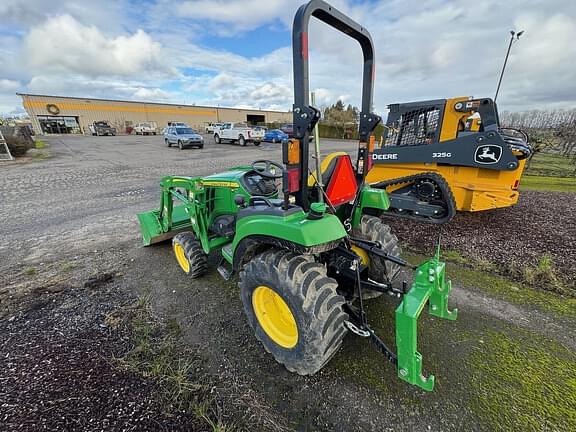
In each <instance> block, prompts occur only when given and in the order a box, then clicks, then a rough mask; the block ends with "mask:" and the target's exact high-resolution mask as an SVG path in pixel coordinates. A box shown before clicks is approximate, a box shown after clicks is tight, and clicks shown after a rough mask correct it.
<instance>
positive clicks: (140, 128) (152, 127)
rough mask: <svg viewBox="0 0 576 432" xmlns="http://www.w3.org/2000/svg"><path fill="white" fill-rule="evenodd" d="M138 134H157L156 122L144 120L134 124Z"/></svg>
mask: <svg viewBox="0 0 576 432" xmlns="http://www.w3.org/2000/svg"><path fill="white" fill-rule="evenodd" d="M134 132H135V133H136V135H156V123H154V122H144V123H138V124H137V125H136V126H134Z"/></svg>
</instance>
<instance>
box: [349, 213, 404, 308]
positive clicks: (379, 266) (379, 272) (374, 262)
mask: <svg viewBox="0 0 576 432" xmlns="http://www.w3.org/2000/svg"><path fill="white" fill-rule="evenodd" d="M352 235H354V236H355V237H358V238H361V239H364V240H370V241H373V242H378V243H380V246H381V249H382V250H383V251H384V252H386V253H387V254H388V255H394V256H399V255H400V254H401V253H402V250H401V249H400V245H399V244H398V237H396V236H395V235H394V234H392V232H391V231H390V227H389V226H388V225H386V224H385V223H383V222H382V220H381V219H380V218H377V217H376V216H369V215H362V219H361V220H360V225H358V226H357V227H356V228H354V230H353V231H352ZM368 259H369V261H370V262H369V264H368V277H369V278H370V279H372V280H374V281H376V282H380V283H383V282H388V281H389V282H392V281H393V280H394V279H395V278H396V276H398V272H399V271H400V266H399V265H398V264H394V263H393V262H391V261H387V260H385V259H383V258H381V257H379V256H377V255H369V256H368ZM370 293H372V292H367V293H366V294H370ZM374 293H376V292H374ZM363 297H364V296H363ZM370 297H373V296H370Z"/></svg>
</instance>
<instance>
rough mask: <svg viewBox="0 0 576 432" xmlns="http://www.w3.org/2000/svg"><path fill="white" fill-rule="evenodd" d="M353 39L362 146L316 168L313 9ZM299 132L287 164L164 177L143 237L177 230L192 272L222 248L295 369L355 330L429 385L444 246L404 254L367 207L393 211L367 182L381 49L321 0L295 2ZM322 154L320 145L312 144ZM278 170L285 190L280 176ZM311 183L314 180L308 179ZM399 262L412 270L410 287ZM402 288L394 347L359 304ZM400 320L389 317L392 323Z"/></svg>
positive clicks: (179, 253)
mask: <svg viewBox="0 0 576 432" xmlns="http://www.w3.org/2000/svg"><path fill="white" fill-rule="evenodd" d="M311 16H314V17H316V18H318V19H319V20H321V21H323V22H325V23H326V24H328V25H330V26H332V27H334V28H336V29H338V30H340V31H341V32H343V33H345V34H347V35H348V36H350V37H352V38H354V39H356V40H357V41H358V42H359V43H360V46H361V48H362V52H363V55H364V64H363V91H362V112H361V114H360V126H359V132H360V143H359V149H358V156H357V159H356V162H355V164H354V163H353V162H352V160H351V158H350V156H349V155H348V154H345V153H337V154H333V155H331V156H330V157H328V158H327V159H326V160H324V161H323V162H322V164H320V163H318V162H317V165H319V166H317V167H316V169H314V170H312V169H309V166H308V164H309V136H310V133H311V131H312V129H313V127H314V125H315V124H316V123H317V121H318V119H319V118H320V112H319V110H318V109H316V108H315V107H313V106H310V105H309V101H308V91H309V88H308V39H307V34H308V33H307V29H308V23H309V21H310V17H311ZM293 61H294V98H295V100H294V110H293V112H294V136H295V138H294V139H292V140H290V141H285V142H284V143H283V161H282V162H283V163H277V162H273V161H270V160H257V161H254V162H253V163H252V164H251V165H250V166H237V167H234V168H230V169H229V170H228V171H226V172H222V173H219V174H214V175H210V176H207V177H180V176H168V177H164V178H163V179H162V181H161V189H162V194H161V201H160V208H159V209H157V210H154V211H150V212H146V213H141V214H139V215H138V218H139V220H140V225H141V229H142V235H143V238H144V244H145V245H146V246H148V245H150V244H153V243H156V242H159V241H163V240H166V239H169V238H172V245H173V250H174V255H175V256H176V261H177V262H178V265H179V266H180V268H181V270H182V271H183V272H184V273H186V274H187V275H188V276H189V277H190V278H198V277H201V276H202V275H203V274H205V273H206V272H207V271H208V260H207V257H208V254H210V253H216V254H219V255H220V261H221V262H220V265H219V267H218V271H219V273H220V274H221V275H222V276H223V277H224V278H225V279H229V278H231V277H232V276H233V275H234V274H235V273H238V274H239V282H238V287H239V290H240V296H241V299H242V302H243V305H244V311H245V313H246V317H247V319H248V322H249V323H250V326H251V327H252V329H253V331H254V333H255V335H256V338H257V339H258V340H259V341H260V342H261V343H262V344H263V345H264V348H265V349H266V350H267V351H269V352H270V353H271V354H272V355H273V356H274V358H275V359H276V360H277V361H278V362H279V363H282V364H283V365H284V366H285V367H286V368H287V369H288V370H290V371H293V372H297V373H299V374H302V375H308V374H313V373H315V372H317V371H318V370H320V369H321V368H322V367H323V366H324V365H325V364H326V363H327V362H328V361H329V360H330V358H331V357H332V356H333V355H334V354H335V353H336V351H337V350H338V348H339V347H340V345H341V343H342V340H343V339H344V337H345V336H346V334H347V333H348V332H351V333H353V334H356V335H358V336H361V337H365V338H367V339H369V340H370V341H371V342H372V343H373V344H375V345H376V348H377V349H378V350H379V351H380V352H382V353H383V354H384V355H385V356H386V358H387V359H388V360H389V361H390V362H392V363H393V364H394V365H396V366H397V370H398V376H399V377H400V378H401V379H402V380H405V381H407V382H409V383H411V384H415V385H417V386H419V387H421V388H423V389H425V390H429V391H430V390H432V388H433V386H434V376H433V375H430V376H428V377H425V376H424V375H423V373H422V356H421V355H420V353H419V352H418V350H417V340H416V337H417V321H418V317H419V316H420V313H421V312H422V310H423V308H424V306H425V305H426V304H429V312H430V314H432V315H434V316H437V317H440V318H446V319H456V311H453V312H450V311H449V310H448V295H449V292H450V288H451V285H450V282H449V281H448V280H447V279H446V277H445V266H444V263H443V262H441V261H440V259H439V253H437V254H436V255H435V256H434V257H433V258H431V259H430V260H428V261H426V262H424V263H422V264H421V265H419V266H417V267H413V266H411V265H409V264H408V263H407V262H406V261H404V260H403V259H402V258H400V257H399V256H398V254H399V253H400V248H399V246H398V240H397V238H396V237H395V236H394V235H393V234H392V233H391V232H390V229H389V228H388V226H386V225H384V224H383V223H382V222H381V220H380V219H379V218H377V217H375V216H371V215H370V214H369V213H371V212H372V211H374V212H376V213H377V212H381V211H384V210H386V209H387V208H388V207H389V205H390V202H389V199H388V195H387V193H386V191H385V190H383V189H374V188H371V187H369V186H367V185H366V184H365V181H364V178H365V174H366V169H365V167H366V166H367V163H368V161H369V160H370V157H371V152H372V149H373V146H374V139H373V137H371V134H372V132H373V130H374V128H375V127H376V125H377V124H378V123H379V122H380V117H378V116H377V115H375V114H373V113H372V112H370V108H371V106H372V91H373V77H374V75H373V74H374V48H373V45H372V39H371V37H370V34H369V33H368V32H367V31H366V29H365V28H363V27H361V26H360V25H359V24H357V23H356V22H354V21H352V20H351V19H350V18H348V17H346V16H345V15H343V14H342V13H341V12H339V11H337V10H336V9H334V8H333V7H331V6H330V5H328V4H327V3H325V2H323V1H321V0H313V1H311V2H310V3H308V4H307V5H304V6H302V7H300V9H299V10H298V12H297V14H296V17H295V19H294V27H293ZM315 152H316V161H318V160H319V159H318V157H319V146H316V149H315ZM280 179H281V188H280V189H279V188H278V187H277V185H276V180H280ZM310 185H311V186H310ZM401 267H405V268H408V269H413V270H415V277H414V281H413V283H412V284H411V286H410V287H408V286H407V284H406V283H405V282H404V283H402V282H400V283H399V282H398V281H397V279H400V278H399V274H400V273H399V270H400V268H401ZM382 293H388V294H391V295H393V296H396V297H398V299H399V304H398V307H397V308H396V315H395V316H396V319H395V332H396V350H395V351H393V350H392V348H391V347H388V346H387V345H386V344H384V342H383V341H382V340H381V339H380V338H379V337H378V336H377V335H376V333H375V332H374V330H373V329H372V328H371V327H370V325H369V321H368V317H367V316H366V311H365V310H364V302H365V301H366V300H367V298H370V297H374V296H376V295H381V294H382ZM390 327H393V323H390Z"/></svg>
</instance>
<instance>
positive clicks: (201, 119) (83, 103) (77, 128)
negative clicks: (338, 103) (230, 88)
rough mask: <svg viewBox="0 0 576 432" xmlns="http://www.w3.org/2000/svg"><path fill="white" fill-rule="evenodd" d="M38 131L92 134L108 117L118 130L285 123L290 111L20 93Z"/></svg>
mask: <svg viewBox="0 0 576 432" xmlns="http://www.w3.org/2000/svg"><path fill="white" fill-rule="evenodd" d="M18 95H19V96H21V97H22V103H23V105H24V109H25V110H26V112H27V113H28V115H29V116H30V120H31V121H32V126H33V127H34V130H35V132H36V133H37V134H71V133H72V134H89V133H90V131H89V129H88V126H89V125H90V124H92V123H93V122H95V121H101V120H105V121H108V122H109V123H110V125H111V126H113V127H115V128H116V130H117V131H118V133H120V134H123V133H126V132H127V130H130V128H131V127H133V126H134V125H136V124H138V123H142V122H155V123H156V126H157V127H158V129H159V130H161V129H162V128H164V127H165V126H166V125H167V123H168V122H169V121H176V122H184V123H186V124H188V125H190V126H192V127H193V128H196V129H198V130H200V131H203V130H204V127H205V126H206V125H208V123H219V122H247V123H249V124H262V123H284V122H290V121H291V120H292V114H291V113H290V112H281V111H263V110H249V109H241V108H220V107H208V106H196V105H174V104H162V103H153V102H133V101H120V100H109V99H91V98H77V97H65V96H46V95H32V94H24V93H18Z"/></svg>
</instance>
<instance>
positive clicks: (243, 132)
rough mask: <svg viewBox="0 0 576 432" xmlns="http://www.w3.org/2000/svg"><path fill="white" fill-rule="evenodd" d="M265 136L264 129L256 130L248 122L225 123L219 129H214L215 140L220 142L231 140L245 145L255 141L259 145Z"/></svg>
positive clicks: (217, 142)
mask: <svg viewBox="0 0 576 432" xmlns="http://www.w3.org/2000/svg"><path fill="white" fill-rule="evenodd" d="M262 138H264V131H255V130H253V129H252V128H251V127H250V126H248V125H247V124H246V123H224V124H222V126H220V127H219V128H218V129H214V142H215V143H216V144H220V143H221V142H223V141H231V142H236V143H238V144H240V145H241V146H245V145H246V143H249V142H251V143H253V144H254V145H255V146H259V145H260V142H261V141H262Z"/></svg>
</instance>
